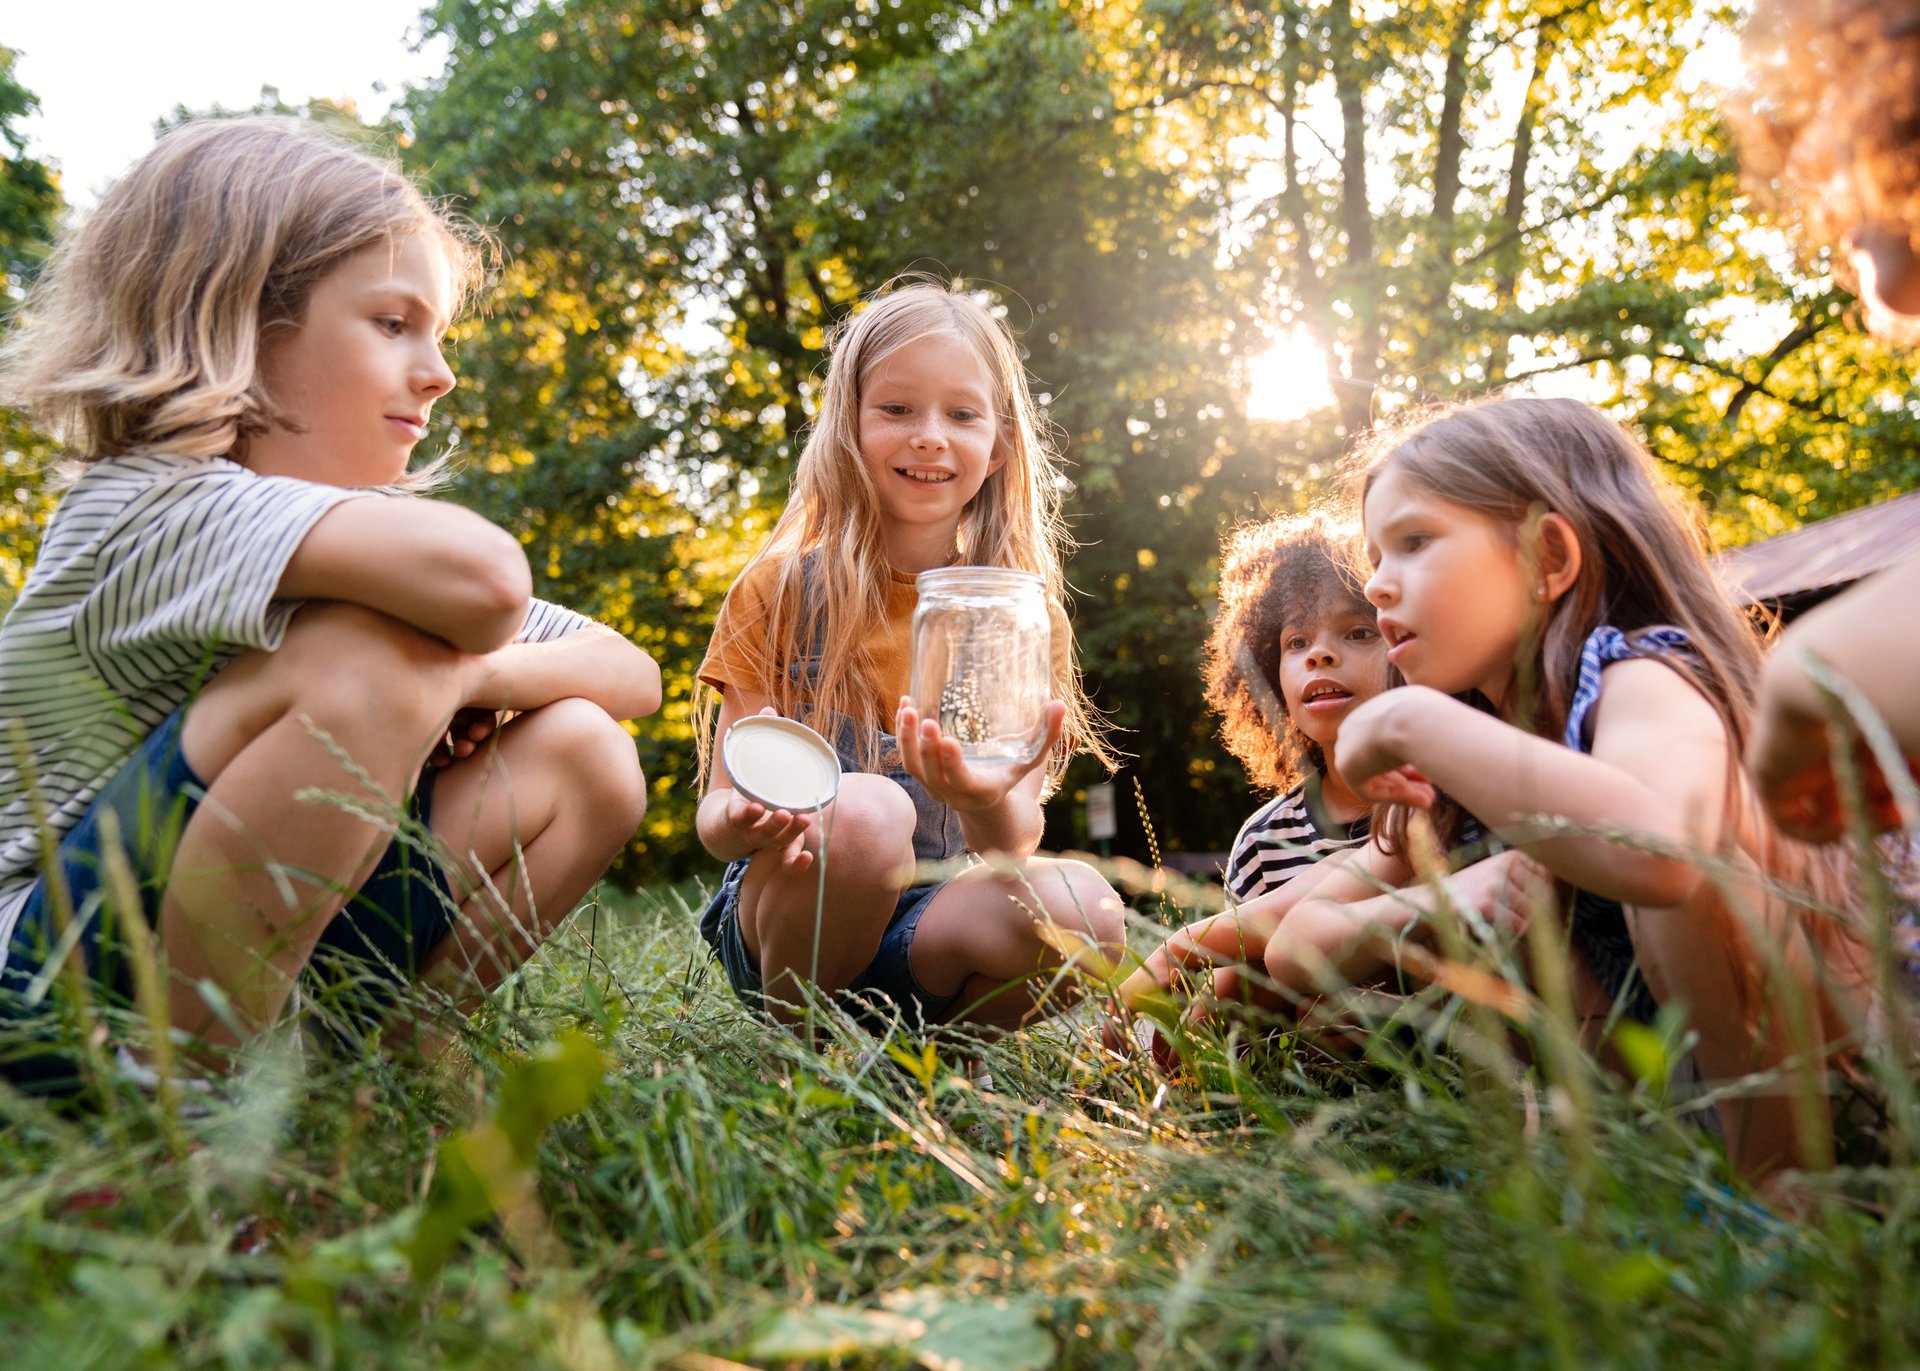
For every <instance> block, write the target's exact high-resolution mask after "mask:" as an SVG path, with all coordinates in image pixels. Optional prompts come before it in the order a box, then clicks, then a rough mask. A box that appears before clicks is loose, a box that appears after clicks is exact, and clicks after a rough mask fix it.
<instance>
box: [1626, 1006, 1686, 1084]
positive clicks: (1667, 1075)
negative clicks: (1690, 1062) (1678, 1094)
mask: <svg viewBox="0 0 1920 1371" xmlns="http://www.w3.org/2000/svg"><path fill="white" fill-rule="evenodd" d="M1613 1044H1614V1046H1615V1047H1617V1048H1619V1050H1620V1060H1622V1061H1623V1062H1625V1063H1626V1064H1627V1070H1629V1071H1631V1072H1632V1073H1633V1075H1634V1078H1635V1079H1636V1080H1639V1081H1644V1082H1645V1083H1646V1084H1647V1085H1650V1086H1652V1087H1653V1088H1654V1089H1655V1090H1665V1089H1666V1088H1667V1082H1668V1081H1669V1080H1670V1079H1671V1078H1672V1075H1673V1059H1672V1058H1671V1057H1670V1056H1669V1055H1668V1053H1667V1043H1666V1039H1665V1038H1663V1037H1661V1035H1660V1034H1659V1033H1658V1032H1656V1031H1655V1030H1653V1029H1651V1028H1649V1027H1647V1026H1646V1025H1645V1024H1643V1023H1634V1022H1632V1021H1628V1022H1625V1023H1622V1024H1621V1025H1620V1026H1619V1027H1617V1028H1615V1029H1614V1030H1613Z"/></svg>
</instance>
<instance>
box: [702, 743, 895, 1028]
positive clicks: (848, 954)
mask: <svg viewBox="0 0 1920 1371" xmlns="http://www.w3.org/2000/svg"><path fill="white" fill-rule="evenodd" d="M913 824H914V815H913V801H912V800H911V799H910V798H908V796H907V792H906V791H904V790H902V789H901V788H900V787H899V786H898V785H896V784H894V783H893V782H892V781H890V780H888V779H887V778H886V777H884V776H872V775H866V774H863V773H855V774H852V775H848V776H845V777H842V778H841V782H840V794H839V797H838V798H837V799H835V800H834V802H833V810H832V813H831V814H830V815H826V816H822V818H821V819H820V820H819V821H818V822H817V823H816V824H815V825H814V827H813V829H812V831H811V832H809V833H808V835H807V838H806V843H807V848H808V850H809V851H811V852H813V853H814V860H815V863H816V865H815V866H812V867H809V868H808V869H806V870H805V871H798V872H795V871H790V870H788V869H786V868H785V867H783V866H781V865H780V861H779V857H778V855H777V854H776V853H772V852H764V853H761V854H760V855H759V856H758V857H756V858H754V860H753V863H752V865H750V866H749V867H748V868H747V873H746V877H745V879H744V880H743V881H742V882H741V885H740V932H741V935H742V937H743V938H744V940H745V942H746V946H747V954H748V955H749V956H751V957H756V958H758V959H759V962H760V984H761V987H762V989H763V992H764V994H765V996H766V1002H767V1008H768V1009H769V1010H771V1011H772V1012H773V1013H774V1014H775V1015H777V1016H779V1017H781V1018H783V1019H785V1020H787V1021H788V1022H792V1021H793V1018H794V1016H793V1015H792V1014H791V1013H790V1012H789V1010H788V1008H787V1007H788V1006H791V1005H794V1004H798V1003H799V1002H800V999H801V994H800V987H801V985H802V984H804V983H806V982H809V981H811V982H812V983H813V984H814V985H815V986H817V987H818V988H819V989H821V990H823V991H827V992H829V993H831V992H833V991H836V990H844V989H845V988H846V987H847V986H849V985H852V984H853V982H854V980H855V978H856V977H858V976H859V974H860V973H861V972H862V971H864V970H865V969H866V968H867V965H868V963H870V962H871V961H872V960H873V958H874V954H875V953H876V952H878V951H879V949H880V939H881V936H882V935H883V934H884V933H885V932H886V930H887V923H888V921H889V920H890V919H892V917H893V908H894V905H895V903H896V902H897V901H898V900H899V898H900V893H901V892H902V891H904V890H905V889H907V887H908V886H909V885H911V884H912V882H913ZM823 834H825V835H827V843H826V872H825V896H824V898H822V895H821V879H822V877H821V872H820V870H819V867H818V865H817V864H818V863H819V861H820V854H821V842H822V835H823ZM816 921H818V922H817V923H816ZM816 939H817V942H818V965H817V966H816V965H815V943H816Z"/></svg>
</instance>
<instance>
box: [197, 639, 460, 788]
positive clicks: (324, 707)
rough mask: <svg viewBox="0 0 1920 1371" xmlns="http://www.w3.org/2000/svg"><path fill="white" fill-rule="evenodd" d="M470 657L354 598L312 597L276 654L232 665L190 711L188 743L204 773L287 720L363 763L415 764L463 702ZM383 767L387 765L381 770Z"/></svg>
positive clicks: (250, 656)
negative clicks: (314, 731)
mask: <svg viewBox="0 0 1920 1371" xmlns="http://www.w3.org/2000/svg"><path fill="white" fill-rule="evenodd" d="M462 660H463V658H462V656H461V654H460V653H458V652H456V651H455V650H454V649H453V648H451V647H449V646H448V645H447V644H445V643H443V642H441V641H440V640H439V639H437V638H433V637H430V636H429V635H427V634H425V633H422V632H420V631H419V630H417V629H414V628H411V627H409V626H408V625H406V624H403V623H401V622H400V621H399V620H397V619H393V618H390V617H388V616H387V615H384V614H379V613H376V612H375V611H373V610H370V609H363V608H361V607H359V606H357V605H347V604H338V603H332V602H328V603H318V604H310V605H307V606H305V607H304V608H302V609H301V611H300V612H299V613H298V614H297V615H296V616H295V617H294V620H293V622H292V623H291V624H290V625H289V626H288V628H287V632H286V635H285V637H284V638H283V639H282V640H281V644H280V646H279V647H278V648H277V649H275V650H274V651H272V652H249V653H246V654H244V655H242V656H240V657H238V658H235V659H234V660H233V661H232V662H231V663H229V664H228V665H227V666H226V668H225V669H224V670H222V671H221V672H220V674H219V675H217V676H215V677H214V679H213V680H212V681H210V682H209V683H208V684H207V686H206V688H205V689H204V690H202V691H201V693H200V695H199V697H198V698H197V699H195V700H194V701H193V703H192V704H191V705H190V706H189V707H188V709H187V715H186V721H185V726H184V730H183V746H184V748H185V750H186V754H187V757H188V760H189V761H190V762H191V763H192V764H193V767H194V770H195V771H196V772H198V773H199V774H200V776H202V777H203V778H204V779H206V780H209V781H211V780H213V779H215V778H216V777H218V776H219V775H220V773H221V772H223V771H224V770H225V769H226V767H227V765H228V763H230V762H231V761H232V760H233V759H234V758H235V757H236V756H238V755H239V754H240V752H241V751H242V750H243V749H244V748H246V747H248V746H249V745H251V744H252V743H253V742H254V741H255V740H256V739H257V738H259V737H260V736H261V735H262V734H264V733H265V732H266V731H267V730H268V729H269V728H271V727H273V726H274V725H275V724H277V723H279V722H281V721H282V720H284V719H287V718H290V717H291V718H297V719H301V720H304V721H306V722H307V723H308V724H310V725H311V726H312V727H313V728H315V729H317V730H318V731H319V732H321V733H323V734H325V735H326V736H327V737H328V738H329V739H330V740H332V741H333V742H334V743H335V744H336V745H337V746H339V747H340V748H341V750H343V751H345V752H347V753H348V754H349V755H350V756H352V757H353V758H354V759H355V761H356V763H358V764H361V765H367V764H369V763H372V762H375V761H377V760H378V759H379V758H381V757H392V758H395V759H398V762H399V763H400V764H401V765H403V766H418V765H419V763H420V760H421V758H422V757H423V756H424V755H425V752H426V748H427V745H428V744H429V743H430V742H431V741H432V740H433V738H434V737H435V736H436V735H437V733H438V732H439V730H440V729H442V728H444V727H445V726H446V721H447V719H448V718H450V717H451V716H452V714H453V711H454V709H455V708H456V707H457V706H458V705H459V704H460V696H461V690H462V687H463V682H464V674H463V672H462V671H461V670H460V664H461V662H462ZM379 769H381V770H385V769H386V768H384V767H383V768H379Z"/></svg>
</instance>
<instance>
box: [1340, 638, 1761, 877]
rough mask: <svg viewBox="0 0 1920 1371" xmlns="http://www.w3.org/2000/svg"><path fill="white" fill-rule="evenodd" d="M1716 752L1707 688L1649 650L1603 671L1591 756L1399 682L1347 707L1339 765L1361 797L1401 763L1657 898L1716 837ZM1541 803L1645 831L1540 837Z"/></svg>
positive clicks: (1565, 865) (1553, 848)
mask: <svg viewBox="0 0 1920 1371" xmlns="http://www.w3.org/2000/svg"><path fill="white" fill-rule="evenodd" d="M1728 751H1729V749H1728V744H1727V735H1726V729H1725V727H1724V726H1723V725H1722V724H1721V722H1720V717H1719V715H1718V714H1716V713H1715V712H1714V709H1713V706H1712V705H1710V704H1709V703H1708V702H1707V700H1706V697H1705V696H1703V695H1701V694H1700V692H1699V691H1697V690H1695V689H1694V688H1693V687H1692V686H1691V685H1689V684H1688V683H1687V682H1686V681H1685V680H1684V679H1683V678H1682V677H1681V676H1680V675H1679V674H1678V673H1677V672H1675V671H1673V670H1672V669H1670V668H1668V667H1666V666H1663V665H1661V664H1660V663H1658V662H1653V661H1628V662H1621V663H1619V664H1618V665H1616V666H1613V667H1611V668H1609V669H1608V671H1607V673H1606V676H1605V684H1604V688H1603V694H1602V696H1601V702H1600V705H1599V707H1598V712H1597V713H1596V715H1595V728H1594V744H1593V752H1592V754H1591V755H1587V754H1583V753H1579V752H1575V751H1573V750H1572V749H1571V748H1567V747H1563V746H1561V745H1560V744H1559V743H1556V742H1550V741H1548V740H1547V739H1544V738H1539V737H1535V736H1533V735H1531V734H1528V733H1524V732H1522V731H1521V730H1520V729H1517V728H1514V727H1513V726H1511V725H1509V724H1506V723H1503V722H1501V721H1500V720H1499V719H1496V718H1494V717H1492V716H1491V715H1488V714H1483V713H1481V712H1480V711H1478V710H1476V709H1473V708H1470V707H1469V706H1467V705H1464V704H1462V703H1460V702H1459V701H1458V700H1455V699H1452V698H1451V697H1449V696H1446V695H1442V694H1441V693H1439V692H1438V691H1435V690H1429V689H1427V688H1425V687H1423V686H1404V687H1402V688H1400V689H1398V690H1389V691H1387V692H1386V693H1385V694H1383V695H1380V696H1377V697H1376V698H1374V699H1372V700H1369V701H1367V702H1366V703H1365V704H1363V705H1361V706H1359V708H1357V709H1355V710H1354V712H1353V713H1352V714H1351V715H1350V716H1349V717H1348V718H1347V720H1346V722H1345V723H1344V724H1343V725H1342V727H1341V733H1340V753H1339V758H1338V765H1339V767H1340V770H1341V772H1342V773H1343V774H1344V775H1345V776H1346V778H1347V781H1348V783H1349V784H1350V785H1352V786H1353V787H1354V789H1355V790H1356V791H1358V792H1359V793H1361V794H1364V795H1368V796H1370V797H1372V796H1375V795H1377V794H1378V793H1379V792H1378V790H1377V788H1376V787H1375V785H1374V782H1375V781H1376V779H1378V778H1383V777H1395V778H1398V777H1401V776H1403V775H1404V772H1403V770H1402V769H1403V768H1407V767H1412V768H1414V769H1416V770H1417V771H1418V773H1419V774H1420V775H1421V776H1422V777H1423V778H1424V779H1425V780H1426V781H1428V782H1431V783H1432V784H1433V785H1435V786H1438V787H1439V788H1440V789H1441V790H1444V791H1446V792H1447V793H1448V794H1449V795H1451V796H1452V797H1453V798H1454V799H1456V800H1458V801H1459V802H1460V803H1461V804H1462V805H1464V806H1465V807H1466V808H1467V810H1468V811H1469V812H1470V813H1472V814H1474V815H1475V816H1477V817H1478V818H1479V819H1480V820H1481V822H1483V823H1485V824H1486V825H1487V826H1488V827H1489V828H1491V829H1492V830H1493V831H1494V832H1496V833H1498V834H1500V836H1501V837H1503V838H1505V839H1507V840H1508V841H1509V842H1516V843H1518V844H1519V845H1520V846H1522V847H1524V848H1525V849H1526V850H1527V851H1528V852H1530V853H1531V854H1533V855H1534V856H1535V857H1537V858H1539V860H1540V861H1541V862H1543V863H1544V864H1545V865H1546V866H1547V868H1548V869H1549V870H1551V871H1552V872H1553V873H1554V874H1555V875H1557V876H1559V877H1561V878H1562V879H1563V880H1566V881H1568V882H1570V883H1571V884H1573V885H1576V886H1579V887H1580V888H1582V889H1584V890H1591V891H1592V892H1594V893H1595V894H1596V895H1602V896H1607V897H1610V898H1613V899H1617V900H1621V901H1623V902H1625V903H1627V904H1634V905H1644V906H1650V907H1667V906H1671V905H1676V904H1679V903H1681V902H1682V901H1683V900H1685V899H1686V898H1687V897H1688V895H1689V894H1690V893H1691V892H1692V891H1693V890H1694V888H1695V887H1696V885H1697V884H1698V882H1699V881H1700V880H1701V873H1700V869H1699V867H1698V866H1697V865H1696V864H1695V863H1693V862H1692V861H1690V860H1688V858H1687V857H1686V856H1684V855H1682V854H1683V853H1684V851H1685V850H1686V849H1690V848H1704V849H1706V850H1712V849H1713V848H1714V847H1716V846H1717V845H1718V842H1719V838H1720V830H1721V823H1722V819H1723V815H1724V810H1725V804H1726V789H1727V777H1728V768H1729V765H1730V763H1731V761H1732V759H1731V758H1730V757H1729V755H1728ZM1542 815H1549V816H1553V817H1555V818H1558V819H1562V820H1564V821H1566V822H1567V823H1569V824H1573V825H1577V826H1581V827H1591V828H1597V829H1609V830H1616V831H1619V832H1621V833H1632V834H1636V835H1642V836H1643V837H1644V838H1646V839H1648V840H1650V841H1648V842H1645V843H1642V844H1639V845H1636V844H1634V843H1633V842H1630V841H1629V842H1622V841H1619V840H1618V839H1616V838H1612V837H1600V836H1593V837H1587V836H1566V837H1541V836H1540V835H1539V830H1538V828H1537V826H1536V824H1535V823H1534V821H1535V820H1536V819H1537V818H1538V817H1539V816H1542ZM1649 849H1654V850H1649ZM1669 854H1671V855H1669Z"/></svg>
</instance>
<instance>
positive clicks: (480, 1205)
mask: <svg viewBox="0 0 1920 1371" xmlns="http://www.w3.org/2000/svg"><path fill="white" fill-rule="evenodd" d="M606 1069H607V1062H606V1058H605V1057H604V1056H603V1055H602V1054H601V1052H600V1049H599V1048H598V1047H596V1046H594V1044H593V1043H592V1042H591V1041H589V1040H588V1039H587V1038H586V1037H585V1036H584V1035H582V1034H580V1033H577V1032H571V1031H570V1032H566V1033H562V1034H561V1035H560V1036H559V1037H558V1038H556V1039H554V1040H553V1041H552V1042H550V1043H547V1044H545V1045H544V1046H543V1047H541V1048H540V1049H539V1050H538V1051H536V1052H535V1053H533V1055H532V1056H530V1057H529V1058H528V1059H527V1060H526V1061H524V1062H521V1063H520V1064H519V1065H517V1066H515V1067H514V1068H513V1069H512V1070H510V1071H509V1072H508V1073H507V1077H506V1079H505V1080H504V1081H502V1082H501V1085H500V1106H499V1108H498V1110H497V1111H495V1115H494V1118H493V1119H492V1120H491V1121H490V1122H487V1123H481V1124H476V1125H475V1126H473V1127H472V1128H468V1129H464V1130H463V1131H461V1132H460V1133H458V1134H456V1135H455V1136H454V1137H451V1138H449V1139H447V1141H446V1142H445V1143H444V1144H442V1145H441V1148H440V1168H439V1170H438V1171H437V1172H436V1173H435V1175H434V1184H433V1191H432V1193H430V1194H429V1195H428V1196H427V1204H426V1209H425V1211H424V1212H423V1213H422V1214H421V1215H420V1223H419V1226H418V1227H417V1228H416V1229H415V1230H414V1233H413V1236H412V1238H411V1239H409V1240H408V1242H407V1243H406V1244H405V1250H406V1254H407V1264H408V1266H409V1267H410V1268H411V1269H412V1271H413V1278H414V1279H415V1280H428V1279H430V1278H432V1277H433V1276H435V1275H437V1274H439V1272H440V1269H441V1268H442V1267H444V1266H445V1265H446V1264H447V1258H448V1257H449V1256H451V1255H452V1253H453V1249H454V1246H455V1244H457V1243H458V1242H459V1241H460V1239H461V1238H463V1237H464V1236H466V1233H467V1230H468V1229H470V1228H472V1227H473V1226H474V1225H475V1224H477V1223H479V1222H480V1221H481V1220H482V1219H485V1218H488V1217H490V1216H492V1215H495V1214H498V1215H500V1216H501V1217H502V1218H508V1217H510V1216H514V1217H522V1218H523V1219H524V1215H523V1214H521V1215H514V1213H513V1211H516V1210H520V1211H524V1209H525V1208H526V1206H527V1205H528V1202H529V1196H528V1193H527V1192H528V1187H529V1185H530V1184H531V1182H532V1178H533V1166H534V1160H535V1155H534V1154H535V1152H536V1150H537V1149H538V1148H539V1146H540V1139H541V1138H542V1136H544V1135H545V1133H546V1131H547V1129H548V1128H549V1127H551V1126H552V1125H553V1124H554V1123H555V1122H556V1121H557V1120H559V1119H564V1118H566V1117H567V1116H568V1115H570V1114H578V1113H579V1112H580V1111H581V1110H582V1109H585V1108H586V1107H587V1105H588V1104H589V1103H590V1102H591V1101H592V1100H593V1096H594V1093H595V1092H596V1091H597V1090H598V1089H599V1088H600V1081H601V1078H602V1077H603V1076H604V1075H605V1074H606Z"/></svg>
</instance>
